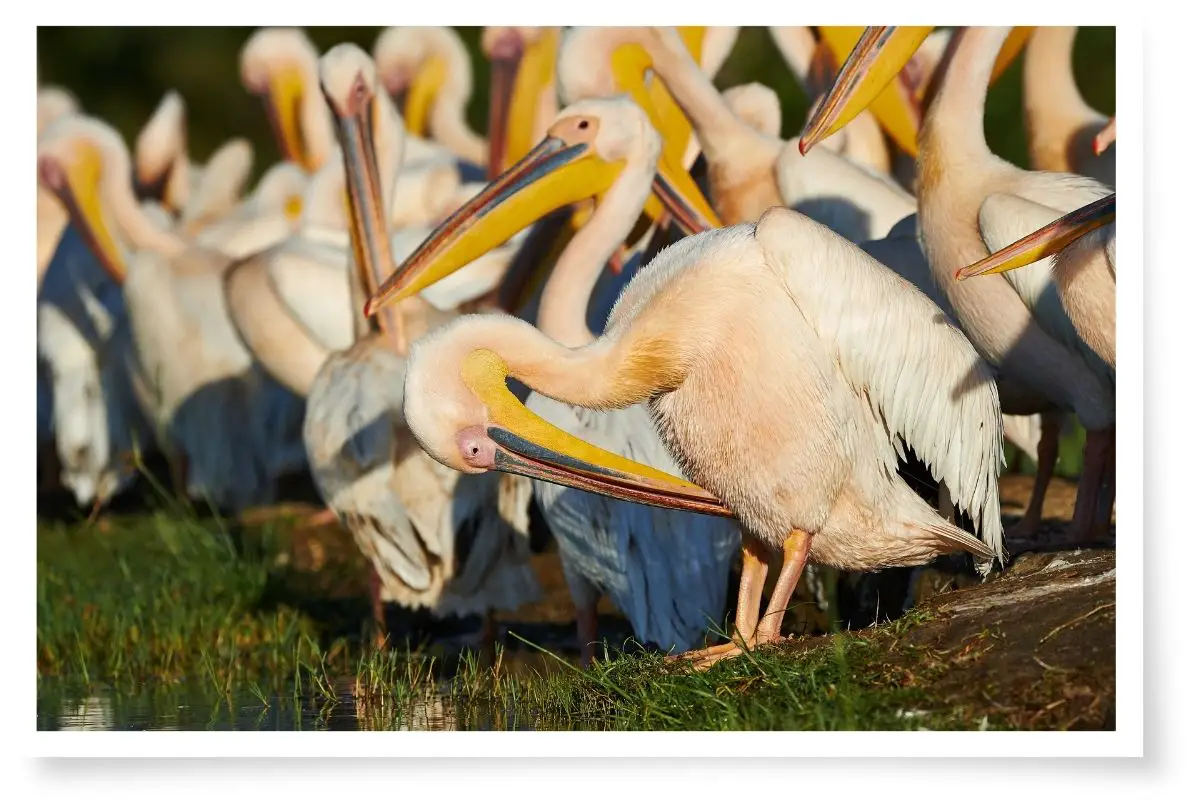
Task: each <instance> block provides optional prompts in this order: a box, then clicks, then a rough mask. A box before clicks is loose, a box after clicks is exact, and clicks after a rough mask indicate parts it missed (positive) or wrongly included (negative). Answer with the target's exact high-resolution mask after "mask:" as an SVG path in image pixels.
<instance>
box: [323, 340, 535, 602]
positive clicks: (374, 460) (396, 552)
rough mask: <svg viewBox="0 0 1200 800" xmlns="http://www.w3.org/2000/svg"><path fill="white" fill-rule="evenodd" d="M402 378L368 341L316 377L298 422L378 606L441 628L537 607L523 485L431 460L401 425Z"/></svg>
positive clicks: (390, 354) (395, 363) (378, 345)
mask: <svg viewBox="0 0 1200 800" xmlns="http://www.w3.org/2000/svg"><path fill="white" fill-rule="evenodd" d="M404 374H405V359H404V357H403V356H401V355H400V354H398V353H396V352H395V351H394V350H392V349H391V348H390V347H388V346H387V344H386V343H385V342H383V341H381V340H378V339H375V338H371V339H365V340H363V341H361V342H359V343H358V344H356V345H354V347H353V348H351V349H350V350H348V351H346V352H344V353H339V354H337V355H335V356H334V357H332V358H330V359H329V361H328V362H326V364H325V366H324V367H322V369H321V371H320V372H319V373H318V375H317V378H316V380H315V381H314V382H313V386H312V394H311V396H310V402H309V404H308V414H307V415H306V418H305V420H304V441H305V444H306V447H307V450H308V456H309V461H310V463H311V464H312V470H313V477H314V479H315V480H316V482H317V486H318V488H319V489H320V491H321V495H322V497H324V498H325V500H326V502H327V503H328V504H329V507H330V508H332V509H333V510H334V511H335V512H337V514H338V517H339V518H340V519H341V521H342V523H343V524H344V525H345V526H346V527H347V528H348V529H349V530H350V531H351V533H352V534H353V535H354V539H355V542H356V543H357V544H358V546H359V548H360V549H361V550H362V551H363V553H364V554H366V555H367V557H368V558H370V560H371V563H372V564H373V565H374V567H375V569H376V570H377V571H378V574H379V577H380V581H381V584H382V591H381V596H382V598H383V599H384V600H387V601H391V602H396V603H400V604H402V605H406V606H410V607H413V606H423V607H427V608H429V609H431V610H432V611H433V612H434V613H436V614H438V615H441V616H445V615H451V614H455V615H465V614H476V613H482V612H484V611H486V610H488V609H490V608H499V609H509V610H511V609H514V608H516V607H517V606H519V605H521V604H522V603H526V602H531V601H533V600H535V599H536V598H537V597H538V595H539V594H540V588H539V587H538V584H537V579H536V577H535V576H534V574H533V570H532V569H531V567H530V566H529V549H528V519H527V507H528V502H529V493H530V486H529V482H528V481H526V480H524V479H520V478H515V477H514V476H499V475H470V476H468V475H461V474H460V473H457V472H455V471H454V470H451V469H448V468H447V467H443V466H442V465H441V464H438V463H437V462H435V461H433V460H432V459H431V458H429V456H427V455H426V454H425V453H424V452H423V451H422V450H421V448H420V447H419V446H418V445H417V444H416V442H415V441H414V440H413V438H412V435H411V434H410V433H409V432H408V430H407V426H406V424H405V422H404V417H403V414H402V413H401V409H402V408H403V401H404ZM502 501H503V502H502ZM498 509H499V513H497V510H498Z"/></svg>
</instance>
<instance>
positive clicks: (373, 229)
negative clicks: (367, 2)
mask: <svg viewBox="0 0 1200 800" xmlns="http://www.w3.org/2000/svg"><path fill="white" fill-rule="evenodd" d="M321 82H322V89H323V91H324V93H325V96H326V98H327V100H328V103H329V106H330V109H331V110H332V111H333V113H334V115H335V117H336V118H337V122H338V135H339V138H340V139H341V145H342V151H343V159H344V162H345V181H346V187H347V190H348V193H349V196H350V212H351V236H352V239H353V241H354V256H355V265H356V269H355V270H353V274H352V276H351V280H353V281H355V283H356V284H358V285H359V287H360V288H359V289H358V291H356V292H353V293H352V294H354V295H355V296H357V297H359V298H360V299H365V297H366V296H367V293H368V292H370V291H372V290H373V289H374V288H375V287H376V286H377V285H378V283H379V281H380V280H381V279H382V277H383V273H384V270H386V269H388V268H390V266H391V265H392V263H393V262H392V256H391V249H390V241H389V235H388V231H387V227H386V222H385V221H386V219H387V212H386V201H385V200H384V198H383V187H392V186H393V185H394V183H395V181H394V180H393V179H391V177H390V176H392V175H394V174H395V172H396V171H397V169H398V168H399V165H400V163H401V160H402V159H401V148H402V142H403V139H402V134H401V131H400V126H399V124H398V123H399V120H396V124H395V125H393V126H379V127H381V128H382V129H383V130H384V131H389V130H390V131H391V132H392V134H393V135H392V136H391V137H390V138H387V139H385V140H384V141H379V142H376V141H375V140H374V137H373V136H372V129H373V128H374V127H376V126H373V124H372V115H373V113H375V112H373V109H374V108H378V109H382V111H383V112H384V113H392V114H395V111H394V110H393V109H392V108H391V104H390V102H388V101H387V98H386V97H379V96H377V90H378V86H377V77H376V73H375V68H374V65H373V64H372V62H371V60H370V59H369V58H368V57H367V55H366V54H365V53H363V52H362V51H361V50H359V49H358V48H357V47H355V46H353V45H339V46H338V47H335V48H334V49H332V50H330V51H329V53H327V54H326V55H325V57H324V58H323V59H322V63H321ZM377 103H378V104H379V105H378V106H377V105H376V104H377ZM355 305H356V306H357V305H358V304H357V303H356V304H355ZM447 318H448V316H444V317H442V319H447ZM358 319H359V321H360V323H361V322H362V318H361V317H358ZM440 321H441V320H439V319H438V317H437V316H436V315H435V314H434V313H433V312H432V310H431V309H429V308H428V306H427V305H426V304H425V302H424V301H423V300H421V299H419V298H414V299H410V300H408V301H407V302H406V303H404V304H403V305H402V306H401V307H394V308H392V309H389V310H388V311H387V312H386V313H385V314H383V315H381V316H380V317H379V324H378V326H376V327H375V329H374V330H361V326H360V330H359V337H358V340H357V342H356V343H355V344H354V345H353V346H352V347H351V348H349V349H348V350H345V351H341V352H338V353H335V354H334V355H332V356H331V357H330V358H329V359H328V360H327V361H326V362H325V364H324V365H323V366H322V367H321V369H320V371H319V373H318V374H317V376H316V379H315V380H314V381H313V385H312V388H311V391H310V394H309V399H308V411H307V413H306V415H305V421H304V442H305V446H306V448H307V450H308V453H309V459H310V462H311V464H312V470H313V475H314V478H315V479H316V481H317V485H318V487H319V488H320V490H321V494H322V495H323V496H324V497H325V499H326V502H328V503H329V505H330V507H331V508H332V509H333V510H334V511H335V512H336V513H337V515H338V517H339V519H340V520H341V521H342V522H343V524H345V525H346V526H347V527H348V528H349V529H350V531H351V533H352V534H353V535H354V538H355V541H356V542H357V543H358V546H359V548H360V549H361V550H362V551H363V553H364V554H365V555H366V556H367V557H368V558H369V559H370V560H371V563H372V565H373V567H374V570H373V574H374V577H373V582H372V599H373V605H374V608H375V618H376V621H377V623H378V625H379V627H378V632H379V633H381V634H382V631H383V629H384V628H383V605H382V604H383V602H385V601H394V602H398V603H401V604H403V605H406V606H410V607H411V606H423V607H427V608H430V609H431V610H432V611H433V612H434V613H435V614H437V615H439V616H448V615H466V614H483V615H484V616H485V622H486V624H485V638H490V635H491V631H492V625H491V624H490V620H491V612H492V610H493V609H509V610H511V609H515V608H516V607H517V606H519V605H521V604H522V603H526V602H530V601H532V600H535V599H536V598H537V596H538V594H539V588H538V585H537V581H536V578H535V577H534V575H533V571H532V568H531V566H530V564H529V549H528V519H527V509H528V502H529V493H530V491H531V487H530V486H529V483H528V481H526V480H524V479H522V478H518V477H514V476H499V475H481V476H462V475H459V474H457V473H455V472H454V471H453V470H451V469H448V468H446V467H445V466H443V465H441V464H439V463H437V462H435V461H433V460H432V459H430V458H429V457H428V456H427V455H425V454H424V453H423V452H422V451H421V450H420V448H419V447H418V446H417V445H416V443H415V442H414V441H413V439H412V436H411V434H410V433H409V432H408V431H407V430H406V426H405V424H404V421H403V418H402V416H401V407H402V403H403V389H404V375H405V369H406V361H405V355H406V351H407V350H408V347H409V339H410V337H412V336H414V335H420V334H422V333H424V332H425V330H427V329H429V328H431V327H433V326H434V325H436V324H438V323H439V322H440Z"/></svg>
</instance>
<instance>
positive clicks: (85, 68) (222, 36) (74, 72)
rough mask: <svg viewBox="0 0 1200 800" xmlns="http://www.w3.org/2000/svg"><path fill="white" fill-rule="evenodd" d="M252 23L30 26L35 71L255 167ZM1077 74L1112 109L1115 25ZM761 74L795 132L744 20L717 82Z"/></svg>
mask: <svg viewBox="0 0 1200 800" xmlns="http://www.w3.org/2000/svg"><path fill="white" fill-rule="evenodd" d="M252 30H253V29H252V28H217V27H170V28H149V27H144V28H138V27H112V28H70V27H41V28H38V55H37V58H38V73H39V74H38V77H39V80H40V81H42V82H43V83H47V84H58V85H61V86H64V87H66V88H67V89H70V90H71V91H72V92H73V93H74V94H75V95H76V96H77V97H78V98H79V99H80V101H81V102H82V104H83V107H84V109H85V110H86V111H87V112H88V113H90V114H93V115H95V116H98V117H100V118H102V119H104V120H106V121H107V122H109V123H111V124H112V125H115V126H116V127H117V129H118V130H119V131H120V132H121V133H122V134H123V135H124V136H125V138H126V141H128V142H131V143H132V141H133V139H134V137H135V136H136V135H137V132H138V130H139V129H140V128H141V126H142V125H143V124H144V123H145V122H146V120H147V119H148V118H149V116H150V114H151V113H153V111H154V108H155V106H156V105H157V104H158V102H159V100H160V99H161V98H162V96H163V94H164V93H165V92H166V91H167V90H168V89H176V90H178V91H179V92H180V93H181V94H182V95H183V98H184V101H185V102H186V104H187V109H188V137H189V150H190V153H191V157H192V159H193V160H194V161H198V162H202V161H203V160H204V159H206V158H207V157H208V156H209V154H210V153H211V152H212V151H213V150H214V149H215V148H216V147H217V146H219V145H220V144H222V143H223V142H224V141H226V140H227V139H228V138H229V137H231V136H235V135H236V136H244V137H247V138H248V139H250V141H251V142H252V143H253V144H254V147H255V155H256V159H255V175H256V176H257V175H258V174H261V172H262V171H263V170H264V169H265V168H266V167H267V166H269V165H270V164H271V163H273V162H274V161H275V160H277V159H278V154H277V153H276V151H275V146H274V142H273V140H272V138H271V134H270V129H269V127H268V124H267V119H266V115H265V114H264V113H263V109H262V106H261V104H260V103H259V101H258V99H257V98H255V97H253V96H251V95H249V94H248V93H247V92H246V91H245V90H244V89H243V88H242V86H241V82H240V80H239V76H238V53H239V51H240V50H241V47H242V44H243V43H244V42H245V41H246V39H247V38H248V37H249V36H250V34H251V32H252ZM457 30H458V32H459V33H460V35H461V36H462V38H463V40H464V42H465V43H466V45H467V48H468V50H469V51H470V52H471V57H472V64H473V67H474V77H475V92H474V95H473V97H472V99H471V105H470V109H469V119H470V121H471V123H472V125H473V126H474V127H475V128H476V130H483V129H484V127H485V124H486V119H487V91H486V87H487V80H488V68H487V62H486V61H485V60H484V58H483V56H482V54H481V53H480V50H479V35H480V31H481V30H482V29H481V28H466V27H463V28H457ZM379 31H380V28H363V27H355V28H340V27H317V28H308V29H307V33H308V35H309V37H310V38H311V39H312V40H313V42H314V43H315V44H316V46H317V49H318V50H319V51H320V52H325V51H326V50H328V49H329V48H330V47H332V46H333V45H335V44H338V43H339V42H354V43H356V44H358V45H359V46H361V47H362V48H363V49H365V50H366V51H367V52H370V51H371V47H372V45H373V44H374V42H375V38H376V36H378V34H379ZM1021 69H1022V60H1021V58H1020V57H1018V59H1017V61H1016V62H1015V63H1014V64H1013V65H1012V67H1010V68H1009V70H1008V71H1007V72H1006V74H1005V75H1004V76H1003V77H1002V78H1001V79H1000V80H999V81H998V82H997V83H996V85H995V86H994V87H993V88H992V91H991V93H990V94H989V96H988V105H987V120H986V125H987V135H988V140H989V142H990V143H991V145H992V148H993V149H994V150H995V151H996V152H997V153H998V154H999V155H1001V156H1003V157H1004V158H1007V159H1008V160H1010V161H1012V162H1014V163H1016V164H1019V165H1025V164H1026V161H1027V156H1026V150H1025V134H1024V130H1023V128H1022V125H1021V110H1020V98H1021ZM1075 76H1076V81H1077V82H1078V84H1079V86H1080V90H1081V91H1082V92H1083V95H1084V97H1085V98H1086V99H1087V101H1088V102H1089V103H1090V104H1091V105H1092V107H1093V108H1095V109H1097V110H1098V111H1100V112H1102V113H1105V114H1111V113H1112V112H1113V110H1114V108H1115V104H1116V100H1115V98H1116V87H1115V82H1116V31H1115V29H1114V28H1111V27H1104V28H1082V29H1081V30H1080V32H1079V36H1078V37H1077V39H1076V44H1075ZM752 80H755V81H759V82H761V83H763V84H766V85H767V86H770V87H771V88H772V89H774V90H775V92H776V93H777V94H778V95H779V99H780V103H781V104H782V107H783V131H784V134H785V136H794V135H796V133H798V132H799V130H800V126H801V124H802V123H803V121H804V113H805V110H806V109H807V108H808V103H809V99H808V98H807V97H806V96H805V94H804V90H803V89H801V88H800V86H799V85H797V83H796V81H795V80H794V78H793V77H792V74H791V72H790V70H789V69H788V67H787V64H786V63H784V61H783V59H782V57H781V56H780V55H779V52H778V51H777V50H776V49H775V45H774V42H773V41H772V40H771V37H770V34H769V33H768V31H767V29H766V28H761V27H746V28H742V30H741V34H740V36H739V37H738V41H737V45H736V47H735V48H734V50H733V53H732V54H731V55H730V58H729V60H728V61H727V62H726V63H725V66H724V68H723V69H722V70H721V72H720V74H719V75H718V76H717V80H716V83H717V85H718V86H719V87H720V88H722V89H724V88H726V87H729V86H734V85H737V84H740V83H745V82H747V81H752Z"/></svg>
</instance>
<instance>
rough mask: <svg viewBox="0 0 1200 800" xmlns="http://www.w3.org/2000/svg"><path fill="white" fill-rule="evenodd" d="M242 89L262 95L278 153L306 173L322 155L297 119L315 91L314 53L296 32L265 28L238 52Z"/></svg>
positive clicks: (305, 39) (285, 29)
mask: <svg viewBox="0 0 1200 800" xmlns="http://www.w3.org/2000/svg"><path fill="white" fill-rule="evenodd" d="M241 65H242V85H243V86H245V87H246V90H247V91H248V92H251V93H253V94H257V95H259V96H261V97H262V99H263V102H264V103H265V104H266V107H267V115H268V117H269V118H270V120H271V128H272V130H274V132H275V138H276V141H277V142H278V143H279V149H280V152H282V153H283V157H284V158H286V159H287V160H289V161H294V162H296V163H297V164H300V165H301V166H303V167H304V168H305V169H306V170H308V171H309V172H314V171H315V170H316V169H317V168H318V167H320V166H321V164H320V161H321V160H322V158H323V156H322V154H318V153H315V152H314V151H313V148H312V143H311V142H306V141H305V138H304V130H303V128H302V127H301V120H302V117H303V115H304V108H305V105H306V103H307V102H308V93H310V92H313V91H315V90H316V84H317V49H316V48H315V47H314V46H313V43H312V42H311V41H309V39H308V37H307V36H305V35H304V32H303V31H301V30H300V29H299V28H264V29H262V30H260V31H257V32H255V34H254V35H253V36H251V37H250V39H249V40H248V41H247V42H246V45H245V46H244V47H243V48H242V56H241Z"/></svg>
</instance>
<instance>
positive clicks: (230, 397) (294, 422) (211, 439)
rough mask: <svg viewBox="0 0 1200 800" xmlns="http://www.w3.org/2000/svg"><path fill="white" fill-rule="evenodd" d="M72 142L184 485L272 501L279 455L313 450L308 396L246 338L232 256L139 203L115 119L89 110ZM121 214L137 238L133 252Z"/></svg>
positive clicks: (140, 369) (236, 505) (86, 204)
mask: <svg viewBox="0 0 1200 800" xmlns="http://www.w3.org/2000/svg"><path fill="white" fill-rule="evenodd" d="M72 144H73V152H72V159H73V161H72V169H71V170H69V171H68V172H67V175H66V182H67V184H68V191H70V193H71V197H72V202H73V203H75V204H77V205H78V207H79V208H80V220H79V222H78V224H79V225H80V228H81V231H82V232H83V234H84V236H85V238H87V239H88V241H89V244H90V245H92V247H93V250H94V251H95V252H96V255H97V258H98V259H99V260H100V262H101V263H102V264H103V265H104V266H105V268H106V269H107V270H108V271H109V273H110V274H111V275H112V276H113V277H114V279H115V280H117V282H118V283H121V284H122V286H123V294H124V299H125V303H126V308H127V310H128V314H129V319H130V323H131V327H132V334H133V339H134V344H135V345H136V353H137V360H138V363H137V375H136V378H137V379H138V380H137V381H135V389H137V390H138V400H139V403H140V404H141V405H142V407H143V409H144V411H145V412H146V414H147V416H148V417H149V418H150V419H151V420H152V423H153V425H154V429H155V432H156V437H157V439H158V442H159V444H160V446H161V447H162V448H163V450H164V451H165V452H166V453H167V455H168V457H169V458H170V459H171V463H172V467H173V470H174V478H175V481H176V483H177V485H179V486H180V487H181V488H183V489H185V490H186V491H187V493H188V494H189V495H190V496H191V497H193V498H205V497H207V498H208V499H209V500H211V501H212V502H213V503H214V504H215V505H216V506H217V507H218V508H222V509H230V510H233V511H241V510H243V509H245V508H246V507H248V506H249V505H251V504H253V503H257V502H265V501H269V500H270V499H271V498H272V497H273V493H274V488H275V487H274V483H273V481H274V479H275V478H276V477H277V476H278V473H277V472H276V467H277V465H279V464H281V463H294V462H295V460H296V459H297V458H302V456H303V451H302V449H300V444H299V429H300V422H301V419H302V414H303V404H302V403H301V402H300V401H299V400H298V399H297V398H295V397H294V396H293V395H292V394H291V393H289V392H287V391H286V390H285V389H284V388H283V387H281V386H279V385H278V384H277V383H275V382H274V381H273V380H271V379H270V378H269V377H268V376H267V375H266V374H265V373H264V372H263V371H262V370H261V369H260V368H259V367H257V366H256V365H255V364H254V363H253V361H252V360H251V357H250V354H249V352H247V351H246V349H245V348H244V347H243V346H242V345H241V342H240V341H239V340H238V337H237V334H236V332H235V330H234V329H233V326H232V324H231V322H230V320H229V317H228V315H227V313H226V310H225V305H224V298H223V296H222V274H223V272H224V271H225V269H226V268H227V267H228V265H229V263H230V259H229V258H228V257H226V256H224V255H222V254H220V253H217V252H214V251H210V250H205V249H202V248H198V247H196V246H195V245H193V244H191V243H189V242H188V241H187V240H186V239H184V238H183V237H182V236H181V235H180V234H179V233H178V232H176V231H175V230H171V229H167V228H164V227H162V226H160V225H159V224H157V223H156V222H155V220H154V219H153V218H152V217H151V216H150V215H148V214H147V213H146V212H145V210H144V209H142V208H139V207H138V205H137V202H136V200H135V199H134V195H133V189H132V187H131V186H130V184H129V181H128V176H129V174H130V172H131V169H130V157H129V151H128V150H127V149H126V147H125V144H124V142H122V141H121V138H120V136H119V135H118V134H117V133H116V132H115V131H114V130H112V128H110V127H109V126H108V125H106V124H104V123H102V122H100V121H98V120H95V119H90V118H89V119H86V120H81V121H80V123H79V131H78V132H77V134H76V136H75V137H74V138H73V142H72ZM110 225H115V227H116V229H117V230H119V231H120V232H121V234H122V236H123V238H124V239H126V240H127V241H128V242H129V244H130V247H131V249H132V250H133V251H134V252H133V255H132V257H131V258H129V259H126V257H125V255H124V253H123V252H122V250H121V248H120V247H119V246H118V245H117V243H116V240H115V238H114V236H113V229H112V228H110V227H109V226H110ZM297 451H298V455H297ZM289 453H290V456H289V455H285V454H289Z"/></svg>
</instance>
